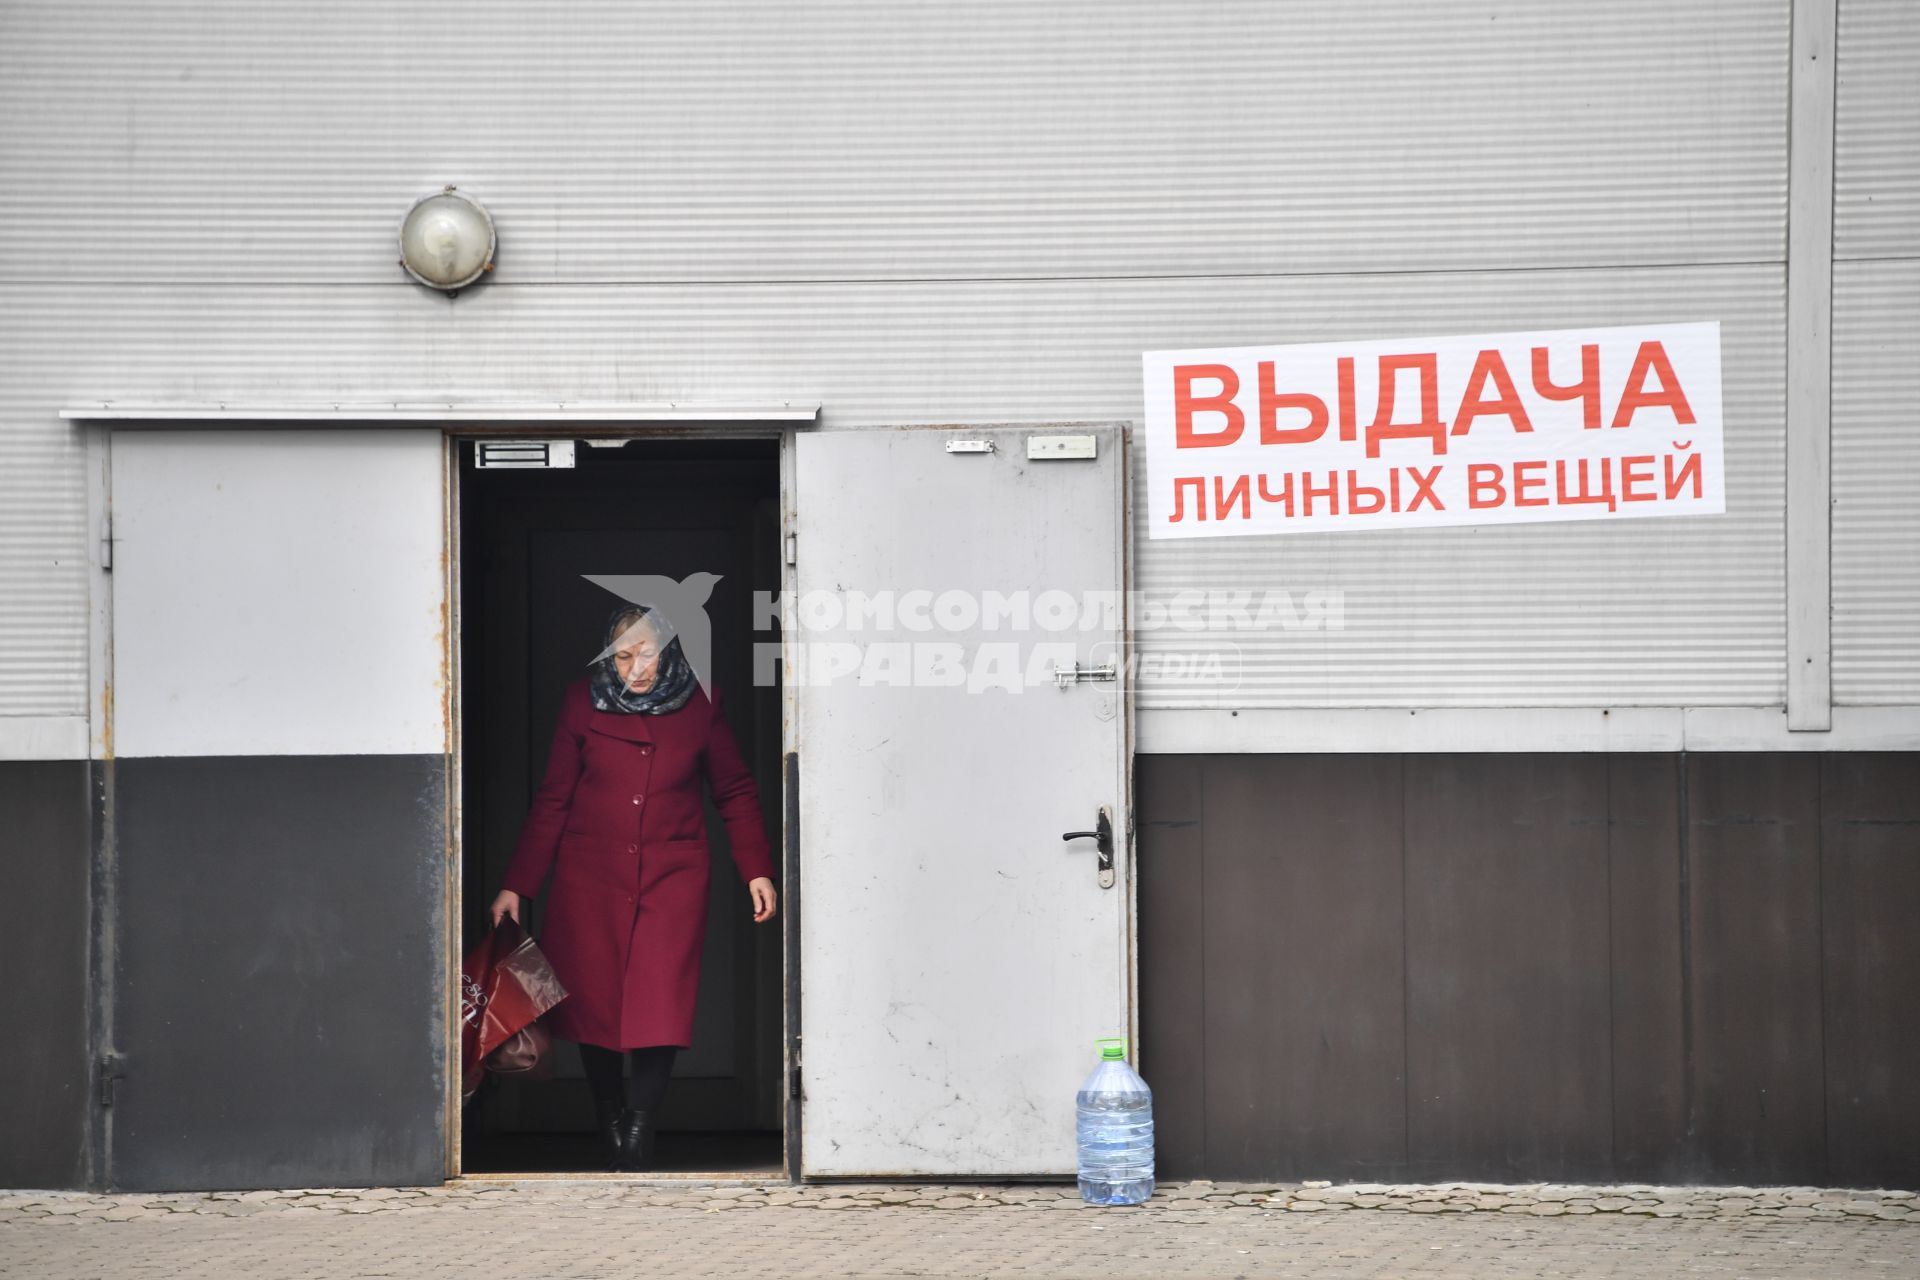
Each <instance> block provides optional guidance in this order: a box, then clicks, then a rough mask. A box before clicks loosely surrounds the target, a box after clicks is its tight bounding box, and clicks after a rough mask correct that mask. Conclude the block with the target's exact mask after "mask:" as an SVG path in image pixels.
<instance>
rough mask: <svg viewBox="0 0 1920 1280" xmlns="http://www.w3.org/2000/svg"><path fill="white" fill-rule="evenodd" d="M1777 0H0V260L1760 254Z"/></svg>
mask: <svg viewBox="0 0 1920 1280" xmlns="http://www.w3.org/2000/svg"><path fill="white" fill-rule="evenodd" d="M1788 12H1789V4H1788V0H1694V2H1690V3H1687V4H1673V3H1671V2H1670V0H1581V2H1579V3H1552V4H1544V3H1531V4H1511V3H1504V4H1503V3H1495V4H1484V3H1466V2H1464V0H1346V2H1343V3H1339V4H1329V3H1326V2H1325V0H1288V2H1287V3H1271V2H1264V0H1218V2H1216V3H1210V4H1207V5H1205V6H1193V5H1182V4H1166V3H1161V2H1158V0H1126V2H1124V3H1122V2H1119V0H1075V2H1071V3H1063V4H1030V3H1024V2H1023V0H956V2H955V3H949V4H940V5H933V4H918V5H913V4H909V5H881V4H872V3H860V2H857V0H843V2H840V3H804V2H794V3H768V2H767V0H759V2H757V3H741V2H739V0H735V2H731V3H717V2H703V3H698V4H690V3H665V2H663V0H654V2H653V3H625V2H621V3H581V2H570V3H563V2H554V3H543V4H540V5H526V4H510V3H505V2H504V0H471V2H470V3H466V4H461V5H458V6H455V7H453V8H447V7H445V6H440V5H431V6H430V5H424V4H418V3H396V2H395V0H371V2H369V0H334V2H332V3H327V4H314V3H310V2H306V3H295V2H294V0H273V2H263V0H224V2H212V3H210V2H207V0H196V2H194V3H182V2H180V0H167V2H156V0H127V2H125V3H113V4H101V3H87V4H79V3H39V4H9V5H6V6H4V7H0V119H3V120H5V121H7V127H6V128H5V130H4V131H0V279H8V280H16V281H17V280H40V279H65V280H73V279H92V280H102V281H125V280H147V281H153V280H178V281H209V280H233V281H249V282H260V281H267V280H299V281H311V282H323V283H329V284H338V283H343V282H349V281H351V282H391V283H392V284H393V287H394V288H395V289H396V290H398V289H400V288H402V287H403V286H402V285H401V283H400V275H399V272H398V270H397V268H396V267H395V266H394V256H395V254H394V245H393V236H394V228H395V225H396V223H397V220H398V218H399V216H400V214H401V213H402V212H403V211H404V209H405V208H406V206H407V204H408V203H409V202H410V201H411V200H412V199H413V198H414V197H415V196H417V195H420V194H423V193H425V192H426V191H429V190H432V189H435V188H437V187H438V186H439V185H440V184H442V183H445V182H456V183H459V184H461V185H462V186H464V187H467V188H470V189H471V190H472V191H474V192H475V193H476V194H477V195H479V196H480V197H481V198H482V199H484V200H486V201H487V202H488V204H489V205H490V206H491V207H492V209H493V210H494V212H495V213H496V214H497V215H498V218H499V222H500V226H501V236H502V252H501V257H500V270H499V277H500V279H501V280H503V281H514V282H525V281H604V280H623V281H673V280H689V281H700V280H711V281H722V280H724V281H743V280H762V279H775V280H795V279H811V280H830V279H925V278H944V277H953V276H976V277H977V276H993V277H1000V276H1010V275H1022V276H1025V275H1037V276H1057V275H1170V274H1243V273H1264V272H1281V271H1285V272H1298V271H1314V272H1328V271H1405V270H1424V269H1437V268H1461V267H1491V268H1508V267H1515V266H1571V265H1582V266H1587V265H1620V264H1633V263H1650V262H1664V263H1705V262H1750V261H1757V260H1773V259H1777V258H1778V257H1779V256H1780V253H1781V241H1782V234H1783V230H1782V229H1783V226H1784V210H1785V170H1786V150H1785V127H1784V125H1785V118H1786V101H1787V99H1786V93H1787V76H1786V53H1787V37H1788Z"/></svg>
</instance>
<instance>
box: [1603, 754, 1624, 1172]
mask: <svg viewBox="0 0 1920 1280" xmlns="http://www.w3.org/2000/svg"><path fill="white" fill-rule="evenodd" d="M1605 758H1606V765H1605V769H1606V806H1607V808H1606V815H1607V823H1606V826H1605V827H1604V828H1603V830H1604V831H1605V832H1606V859H1607V1171H1608V1172H1607V1176H1608V1177H1610V1178H1612V1179H1614V1180H1615V1181H1618V1180H1619V1178H1620V1058H1619V1053H1618V1041H1617V1035H1618V1031H1619V1029H1618V1027H1617V1026H1616V1025H1615V1023H1614V1016H1613V1010H1614V1003H1613V1002H1614V985H1613V979H1614V973H1615V971H1616V966H1615V963H1614V936H1613V828H1614V824H1615V823H1616V822H1617V821H1618V817H1617V815H1616V814H1615V813H1614V804H1613V761H1614V753H1613V752H1611V751H1609V752H1607V753H1606V757H1605Z"/></svg>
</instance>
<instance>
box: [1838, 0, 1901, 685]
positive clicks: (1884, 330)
mask: <svg viewBox="0 0 1920 1280" xmlns="http://www.w3.org/2000/svg"><path fill="white" fill-rule="evenodd" d="M1837 52H1838V61H1837V64H1836V67H1835V71H1836V78H1837V85H1836V90H1835V113H1836V114H1835V122H1834V228H1833V240H1834V258H1835V263H1834V271H1833V696H1834V701H1835V702H1836V703H1864V704H1873V703H1905V704H1908V705H1912V704H1914V703H1920V432H1916V431H1915V429H1914V419H1915V416H1916V413H1917V412H1920V86H1917V85H1916V74H1917V73H1916V68H1920V5H1916V4H1914V3H1912V0H1843V2H1842V4H1841V5H1840V30H1839V43H1838V50H1837Z"/></svg>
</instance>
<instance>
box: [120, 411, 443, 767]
mask: <svg viewBox="0 0 1920 1280" xmlns="http://www.w3.org/2000/svg"><path fill="white" fill-rule="evenodd" d="M443 458H444V447H443V443H442V437H441V434H440V432H439V431H437V430H432V429H423V428H406V429H393V430H284V431H273V432H255V431H231V430H212V431H191V430H186V431H175V430H164V431H145V430H139V429H135V430H129V431H120V432H116V433H115V435H114V440H113V534H114V565H113V645H114V648H113V750H114V753H115V754H116V755H119V756H239V755H306V754H312V755H346V754H368V755H378V754H393V753H401V752H429V753H432V752H443V751H445V750H447V749H448V746H447V732H446V697H447V680H446V676H445V669H444V666H443V661H444V653H445V645H446V626H447V618H448V614H447V599H446V591H445V586H444V575H445V572H446V568H445V566H446V560H445V548H444V530H445V523H444V522H445V506H444V489H445V482H444V473H445V467H444V463H443Z"/></svg>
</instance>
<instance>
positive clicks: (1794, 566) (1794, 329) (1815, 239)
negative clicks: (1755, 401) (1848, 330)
mask: <svg viewBox="0 0 1920 1280" xmlns="http://www.w3.org/2000/svg"><path fill="white" fill-rule="evenodd" d="M1837 7H1838V4H1837V0H1794V5H1793V35H1792V41H1791V46H1790V47H1791V62H1790V67H1789V74H1788V79H1789V85H1790V89H1789V97H1788V102H1789V106H1788V118H1787V316H1786V320H1787V324H1786V340H1787V349H1786V383H1787V386H1786V407H1787V415H1786V416H1787V423H1786V426H1787V431H1786V458H1785V462H1786V547H1785V555H1786V563H1785V572H1786V606H1787V671H1786V684H1787V728H1788V729H1789V730H1795V731H1814V732H1824V731H1827V730H1830V729H1831V728H1832V727H1833V616H1832V610H1833V458H1832V435H1833V414H1832V409H1833V171H1834V93H1835V75H1834V32H1835V27H1836V12H1837Z"/></svg>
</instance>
